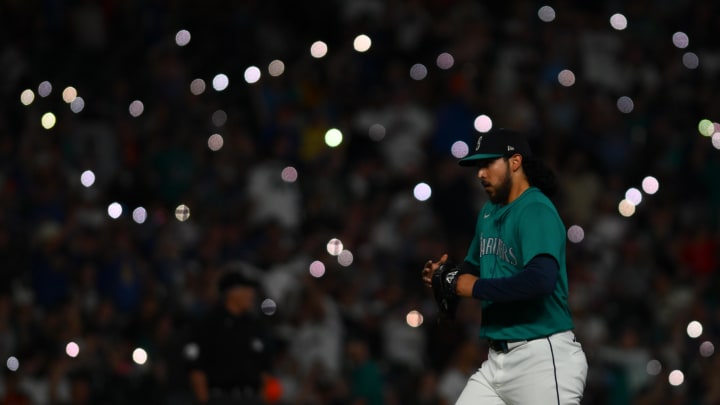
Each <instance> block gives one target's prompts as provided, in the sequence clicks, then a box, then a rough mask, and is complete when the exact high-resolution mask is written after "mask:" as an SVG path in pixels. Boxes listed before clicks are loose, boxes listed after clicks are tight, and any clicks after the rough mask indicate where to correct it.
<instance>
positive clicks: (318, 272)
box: [309, 260, 325, 278]
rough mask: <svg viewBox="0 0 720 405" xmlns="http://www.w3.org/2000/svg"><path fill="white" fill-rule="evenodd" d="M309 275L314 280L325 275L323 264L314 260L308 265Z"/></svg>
mask: <svg viewBox="0 0 720 405" xmlns="http://www.w3.org/2000/svg"><path fill="white" fill-rule="evenodd" d="M309 271H310V275H311V276H313V277H315V278H320V277H322V276H324V275H325V264H324V263H323V262H321V261H320V260H315V261H314V262H312V263H310V268H309Z"/></svg>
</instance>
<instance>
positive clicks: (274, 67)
mask: <svg viewBox="0 0 720 405" xmlns="http://www.w3.org/2000/svg"><path fill="white" fill-rule="evenodd" d="M283 73H285V63H284V62H283V61H281V60H279V59H275V60H273V61H272V62H270V63H269V64H268V74H269V75H270V76H272V77H278V76H280V75H282V74H283Z"/></svg>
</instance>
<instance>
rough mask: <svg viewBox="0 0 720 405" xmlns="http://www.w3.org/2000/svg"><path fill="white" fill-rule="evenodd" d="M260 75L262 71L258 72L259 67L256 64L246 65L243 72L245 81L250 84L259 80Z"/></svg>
mask: <svg viewBox="0 0 720 405" xmlns="http://www.w3.org/2000/svg"><path fill="white" fill-rule="evenodd" d="M260 76H262V72H260V68H258V67H257V66H250V67H248V68H247V69H245V73H244V74H243V77H245V81H246V82H247V83H250V84H253V83H257V82H258V80H260Z"/></svg>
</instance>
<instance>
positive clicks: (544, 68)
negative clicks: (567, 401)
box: [0, 0, 720, 405]
mask: <svg viewBox="0 0 720 405" xmlns="http://www.w3.org/2000/svg"><path fill="white" fill-rule="evenodd" d="M543 5H545V4H543V3H539V2H534V1H523V0H520V1H507V2H479V1H470V0H426V1H419V0H417V1H413V0H405V1H390V2H386V1H380V0H363V1H358V0H335V1H321V0H314V1H305V2H283V1H279V0H266V1H253V0H250V1H242V2H239V1H230V0H224V1H221V0H213V1H209V2H202V4H201V2H191V1H174V2H167V1H159V0H144V1H140V0H130V1H120V0H103V1H92V0H76V1H68V2H63V1H21V0H4V1H3V2H2V3H1V4H0V33H2V35H0V77H1V78H2V79H1V80H0V97H1V101H0V106H1V108H2V111H1V112H0V165H1V166H2V169H1V170H0V274H1V276H2V282H0V360H1V362H0V364H2V366H3V367H2V370H1V371H0V375H1V376H2V378H1V379H0V404H40V405H44V404H85V403H87V404H128V403H134V404H191V403H193V399H192V395H191V393H190V391H189V388H188V375H187V372H186V367H185V362H186V357H187V356H186V355H187V350H186V349H187V347H186V343H187V342H186V340H185V339H186V336H187V328H188V325H190V324H191V323H192V322H193V321H194V320H196V319H198V318H201V317H203V315H204V314H206V313H207V311H208V310H209V308H211V307H212V305H213V303H215V302H216V301H217V299H218V293H217V280H218V277H219V275H220V273H221V271H222V269H224V268H225V267H226V266H227V265H228V264H233V265H234V266H238V267H240V268H242V269H243V271H246V272H249V273H250V274H252V275H253V276H254V277H256V278H257V280H258V281H259V282H260V284H261V286H262V293H261V294H260V297H261V298H262V299H263V300H264V299H266V298H267V299H269V300H271V301H265V302H266V303H268V302H270V303H272V306H271V307H272V308H270V309H268V308H269V307H264V309H263V310H261V309H260V308H258V312H259V314H260V315H261V316H263V317H265V318H266V320H267V321H268V322H269V323H270V325H272V330H273V333H274V341H275V344H274V345H273V348H272V350H273V363H272V364H273V373H274V375H275V376H276V377H277V378H278V380H279V381H280V382H281V386H282V397H281V400H280V403H281V404H288V405H290V404H293V405H294V404H303V405H304V404H351V405H394V404H403V405H407V404H427V405H447V404H452V403H454V399H455V398H456V397H457V395H458V394H459V392H460V390H461V389H462V388H463V386H464V383H465V380H466V379H467V377H468V376H469V375H470V374H471V373H472V372H473V371H474V370H475V369H477V367H478V366H479V365H480V363H481V361H482V360H483V358H484V356H485V355H486V346H485V343H484V342H482V341H480V340H478V338H477V327H478V325H479V324H480V322H481V321H482V314H481V313H480V311H479V308H478V306H477V305H475V304H474V303H473V302H470V301H467V302H463V305H462V306H461V308H460V314H459V319H458V320H457V321H455V322H450V323H442V324H441V323H438V322H437V321H436V317H435V315H436V310H435V307H434V302H433V300H432V297H431V294H430V293H429V291H428V290H427V289H426V288H425V287H424V286H423V285H422V283H421V280H420V270H421V268H422V264H423V263H424V262H425V261H427V260H428V259H437V258H438V257H439V256H440V255H442V254H443V253H446V252H447V253H449V254H450V256H451V258H453V259H455V260H458V261H459V260H462V259H463V258H464V256H465V254H466V249H467V246H468V244H469V242H470V238H471V237H472V232H473V226H474V222H475V213H476V212H477V210H478V209H479V207H480V205H481V204H482V203H483V202H484V199H485V196H484V193H483V191H482V189H481V188H480V187H479V184H478V182H477V180H476V178H475V173H474V172H473V171H472V170H470V171H468V170H467V169H465V168H460V167H458V165H457V164H456V161H457V159H456V157H454V156H453V155H452V154H451V149H452V147H453V145H454V144H455V142H457V141H464V142H466V143H467V144H470V145H472V144H473V142H474V138H475V136H476V135H477V134H478V132H477V130H476V129H475V126H474V125H475V119H476V117H478V116H479V115H481V114H485V115H487V116H488V117H490V118H491V119H492V123H493V125H494V126H498V127H511V128H516V129H518V130H521V131H525V132H526V133H528V134H529V135H530V137H531V142H532V146H533V148H534V149H535V151H536V152H537V153H538V154H539V155H541V156H543V157H544V159H545V160H546V162H547V163H548V164H549V165H550V166H551V167H552V168H553V169H554V170H555V172H556V174H557V179H558V181H559V184H560V186H561V187H560V193H559V194H558V195H557V196H555V197H554V201H555V202H556V204H557V206H558V208H559V210H560V213H561V216H562V217H563V219H564V221H565V224H566V226H567V227H568V228H569V227H570V226H571V225H577V226H578V227H579V228H578V229H581V232H580V237H579V238H578V237H577V235H576V237H575V238H574V241H568V269H569V270H568V271H569V280H570V298H571V306H572V310H573V315H574V319H575V322H576V333H577V335H578V337H579V339H580V340H581V342H582V343H583V345H584V348H585V351H586V353H587V355H588V361H589V364H590V372H589V376H588V385H587V389H586V393H585V400H584V403H585V404H698V405H701V404H702V405H706V404H718V403H720V385H718V384H717V382H718V381H720V354H719V353H715V347H716V346H718V345H720V303H719V302H718V295H717V293H716V292H717V291H718V289H719V287H720V285H719V283H718V277H719V276H718V269H719V268H720V178H719V177H718V175H719V174H720V150H718V148H719V147H720V141H716V144H715V146H713V143H712V141H711V138H710V137H708V136H702V135H701V134H700V133H699V132H698V123H699V122H700V120H701V119H709V120H711V121H714V120H717V121H720V97H718V96H717V95H718V91H720V88H719V87H718V79H717V78H718V77H720V76H719V73H720V72H719V70H720V36H718V35H716V31H717V30H716V29H715V28H713V27H715V25H716V24H715V19H714V18H715V17H716V16H717V15H718V13H720V10H719V8H720V5H719V4H718V3H716V2H713V1H709V0H708V1H683V0H663V1H655V2H650V1H647V0H638V1H630V2H614V1H601V2H591V3H588V4H583V5H579V4H576V2H570V1H563V0H560V1H556V2H553V4H549V5H550V6H552V7H553V10H554V12H553V13H550V14H547V13H546V14H544V15H543V19H544V20H543V19H541V18H539V14H538V10H539V9H540V7H542V6H543ZM545 10H546V11H547V9H545ZM615 13H621V14H622V15H624V16H625V17H626V19H627V27H626V28H624V29H615V28H613V27H612V26H611V24H610V17H611V16H612V15H613V14H615ZM548 16H551V17H552V18H550V17H548ZM181 29H187V30H188V31H189V32H190V34H191V40H190V42H189V43H188V44H187V45H185V46H179V45H177V44H176V40H175V36H176V33H177V32H178V31H179V30H181ZM676 32H683V33H685V34H687V38H689V42H688V43H687V44H685V45H687V47H686V48H681V47H679V46H677V45H676V44H674V43H673V34H674V33H676ZM358 34H366V35H368V36H369V37H370V38H371V40H372V46H371V47H370V49H369V50H368V51H367V52H358V51H356V50H354V49H353V46H352V43H353V40H354V38H355V36H356V35H358ZM318 40H322V41H324V42H325V43H326V44H327V47H328V52H327V55H325V56H324V57H321V58H315V57H313V56H311V54H310V46H311V44H313V42H315V41H318ZM689 52H692V55H694V56H696V57H697V60H699V64H698V65H697V66H695V65H692V63H688V62H687V61H688V60H690V62H692V58H690V59H686V57H687V54H688V53H689ZM442 53H448V54H450V55H452V63H450V65H451V66H449V65H448V63H449V62H448V59H447V57H446V59H444V65H443V67H442V68H441V67H438V59H437V58H438V56H439V55H440V54H442ZM692 55H691V56H692ZM275 59H278V60H281V61H283V63H284V72H283V73H282V74H281V75H278V76H272V75H270V74H268V73H267V71H266V67H267V66H268V64H269V63H270V62H271V61H273V60H275ZM416 64H422V66H424V69H425V70H426V73H425V74H419V75H418V72H423V68H422V67H419V66H416V67H415V69H411V68H412V67H413V66H414V65H416ZM249 66H258V67H259V68H260V70H261V72H262V76H261V78H260V79H259V80H258V81H257V82H256V83H248V82H246V81H245V80H244V79H243V74H244V71H245V69H246V68H247V67H249ZM565 69H568V70H571V71H572V73H573V75H574V80H573V81H571V82H569V83H568V82H566V83H565V84H561V83H559V81H558V75H559V73H560V72H561V71H563V70H565ZM411 70H413V72H414V73H413V75H414V76H411V73H410V72H411ZM219 73H224V74H226V75H227V76H228V77H229V86H228V87H227V89H225V90H222V91H216V90H214V89H213V88H212V86H211V83H212V80H213V77H214V76H215V75H216V74H219ZM197 78H201V79H203V80H205V82H206V83H207V88H206V90H205V91H204V92H202V93H198V94H194V93H193V92H191V91H190V83H191V82H192V81H193V80H194V79H197ZM45 80H47V81H49V82H50V83H51V84H52V86H53V89H52V92H51V93H50V94H49V95H48V96H47V97H41V96H40V95H38V94H36V97H35V99H34V101H33V102H32V103H31V104H29V105H28V106H25V105H23V104H22V103H21V102H20V94H21V92H22V91H23V90H25V89H31V90H33V92H35V93H37V89H38V85H39V83H41V82H42V81H45ZM66 86H74V87H75V88H76V89H77V91H78V94H79V95H80V96H82V98H83V99H84V102H85V106H84V109H83V110H82V111H80V112H77V113H75V112H73V111H71V110H70V108H68V105H67V104H66V103H65V102H64V101H63V100H62V98H61V95H60V94H61V92H62V89H64V88H65V87H66ZM623 96H625V97H629V98H630V99H631V100H632V106H631V108H630V109H628V108H627V105H625V106H624V107H623V108H624V109H625V111H624V112H623V111H620V110H619V108H618V105H617V100H618V99H619V98H620V97H623ZM134 100H140V101H142V103H143V106H144V108H143V111H142V114H140V115H138V116H133V115H131V114H130V113H129V111H128V107H129V105H130V103H131V102H132V101H134ZM49 111H50V112H53V113H54V114H55V115H56V117H57V123H56V125H55V126H54V127H53V128H51V129H44V128H43V126H42V125H41V116H42V115H43V114H44V113H46V112H49ZM330 128H337V129H339V130H340V131H341V132H342V134H343V141H342V143H341V144H340V145H339V146H337V147H330V146H328V145H326V143H325V133H326V131H327V130H328V129H330ZM716 128H717V130H718V131H720V128H718V127H717V126H716ZM212 134H219V135H221V136H222V140H223V143H222V147H221V148H220V149H219V150H212V149H210V148H209V147H208V138H209V137H210V135H212ZM86 170H92V171H93V173H94V174H95V182H94V184H92V185H91V186H89V187H85V186H83V185H82V184H81V181H80V179H81V174H82V173H83V172H84V171H86ZM293 170H294V171H293ZM288 173H289V174H290V175H288ZM293 173H296V175H297V177H296V178H295V177H294V176H293V175H292V174H293ZM646 176H653V177H654V178H656V179H657V180H658V182H659V189H658V191H657V192H656V193H655V194H648V193H644V194H643V200H642V202H640V203H639V204H638V205H637V206H636V207H635V212H634V214H633V215H631V216H628V217H626V216H623V215H621V214H620V213H619V212H618V204H619V203H620V201H621V200H622V199H623V198H625V192H626V190H628V189H629V188H630V187H635V188H638V189H640V187H641V182H642V180H643V179H644V178H645V177H646ZM421 182H422V183H426V184H428V185H429V186H430V187H431V189H432V195H431V196H430V198H429V199H427V200H425V201H421V200H418V199H417V198H415V196H414V194H413V190H414V187H415V186H416V185H417V184H419V183H421ZM113 202H117V203H119V204H120V205H121V206H122V207H123V212H122V214H121V215H120V216H119V217H118V218H112V217H110V216H109V215H108V206H109V205H110V204H111V203H113ZM180 204H185V205H186V206H187V207H188V208H189V214H190V215H189V217H188V218H185V217H181V219H183V220H178V219H177V218H176V216H175V208H176V207H177V206H179V205H180ZM136 207H143V208H144V209H145V210H146V212H147V217H146V218H143V219H144V221H143V220H142V219H139V217H136V218H135V219H134V218H133V214H132V213H133V210H134V209H135V208H136ZM332 238H338V239H339V240H340V241H341V242H342V244H343V246H344V248H345V249H347V251H348V252H350V253H351V254H352V257H351V259H352V260H351V263H348V262H343V263H340V262H339V261H338V257H336V256H333V255H331V254H330V253H329V252H328V250H327V248H326V247H327V243H328V241H329V240H330V239H332ZM345 258H346V259H347V256H345ZM315 261H319V262H321V263H322V264H323V265H324V267H323V268H322V271H321V272H319V273H318V272H315V271H314V272H313V274H311V273H310V271H309V269H310V265H311V263H313V262H315ZM316 269H317V268H316ZM259 306H260V304H259V303H258V307H259ZM412 311H418V312H419V314H421V315H422V322H417V320H418V318H417V316H412V314H415V313H414V312H412ZM409 314H410V316H408V315H409ZM693 321H696V322H697V323H693V324H691V322H693ZM689 325H691V327H689ZM70 342H74V343H76V344H77V348H78V351H77V352H73V351H72V350H71V349H70V346H68V343H70ZM137 348H142V349H143V350H145V352H146V353H147V361H146V362H142V361H139V362H138V361H137V358H135V360H134V357H133V353H134V351H135V349H137Z"/></svg>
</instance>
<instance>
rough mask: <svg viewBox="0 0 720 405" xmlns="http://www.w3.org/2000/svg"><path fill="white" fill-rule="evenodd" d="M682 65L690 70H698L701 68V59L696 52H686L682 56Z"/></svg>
mask: <svg viewBox="0 0 720 405" xmlns="http://www.w3.org/2000/svg"><path fill="white" fill-rule="evenodd" d="M682 63H683V66H685V67H686V68H688V69H697V68H698V66H700V58H699V57H698V56H697V54H696V53H695V52H686V53H684V54H683V56H682Z"/></svg>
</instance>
